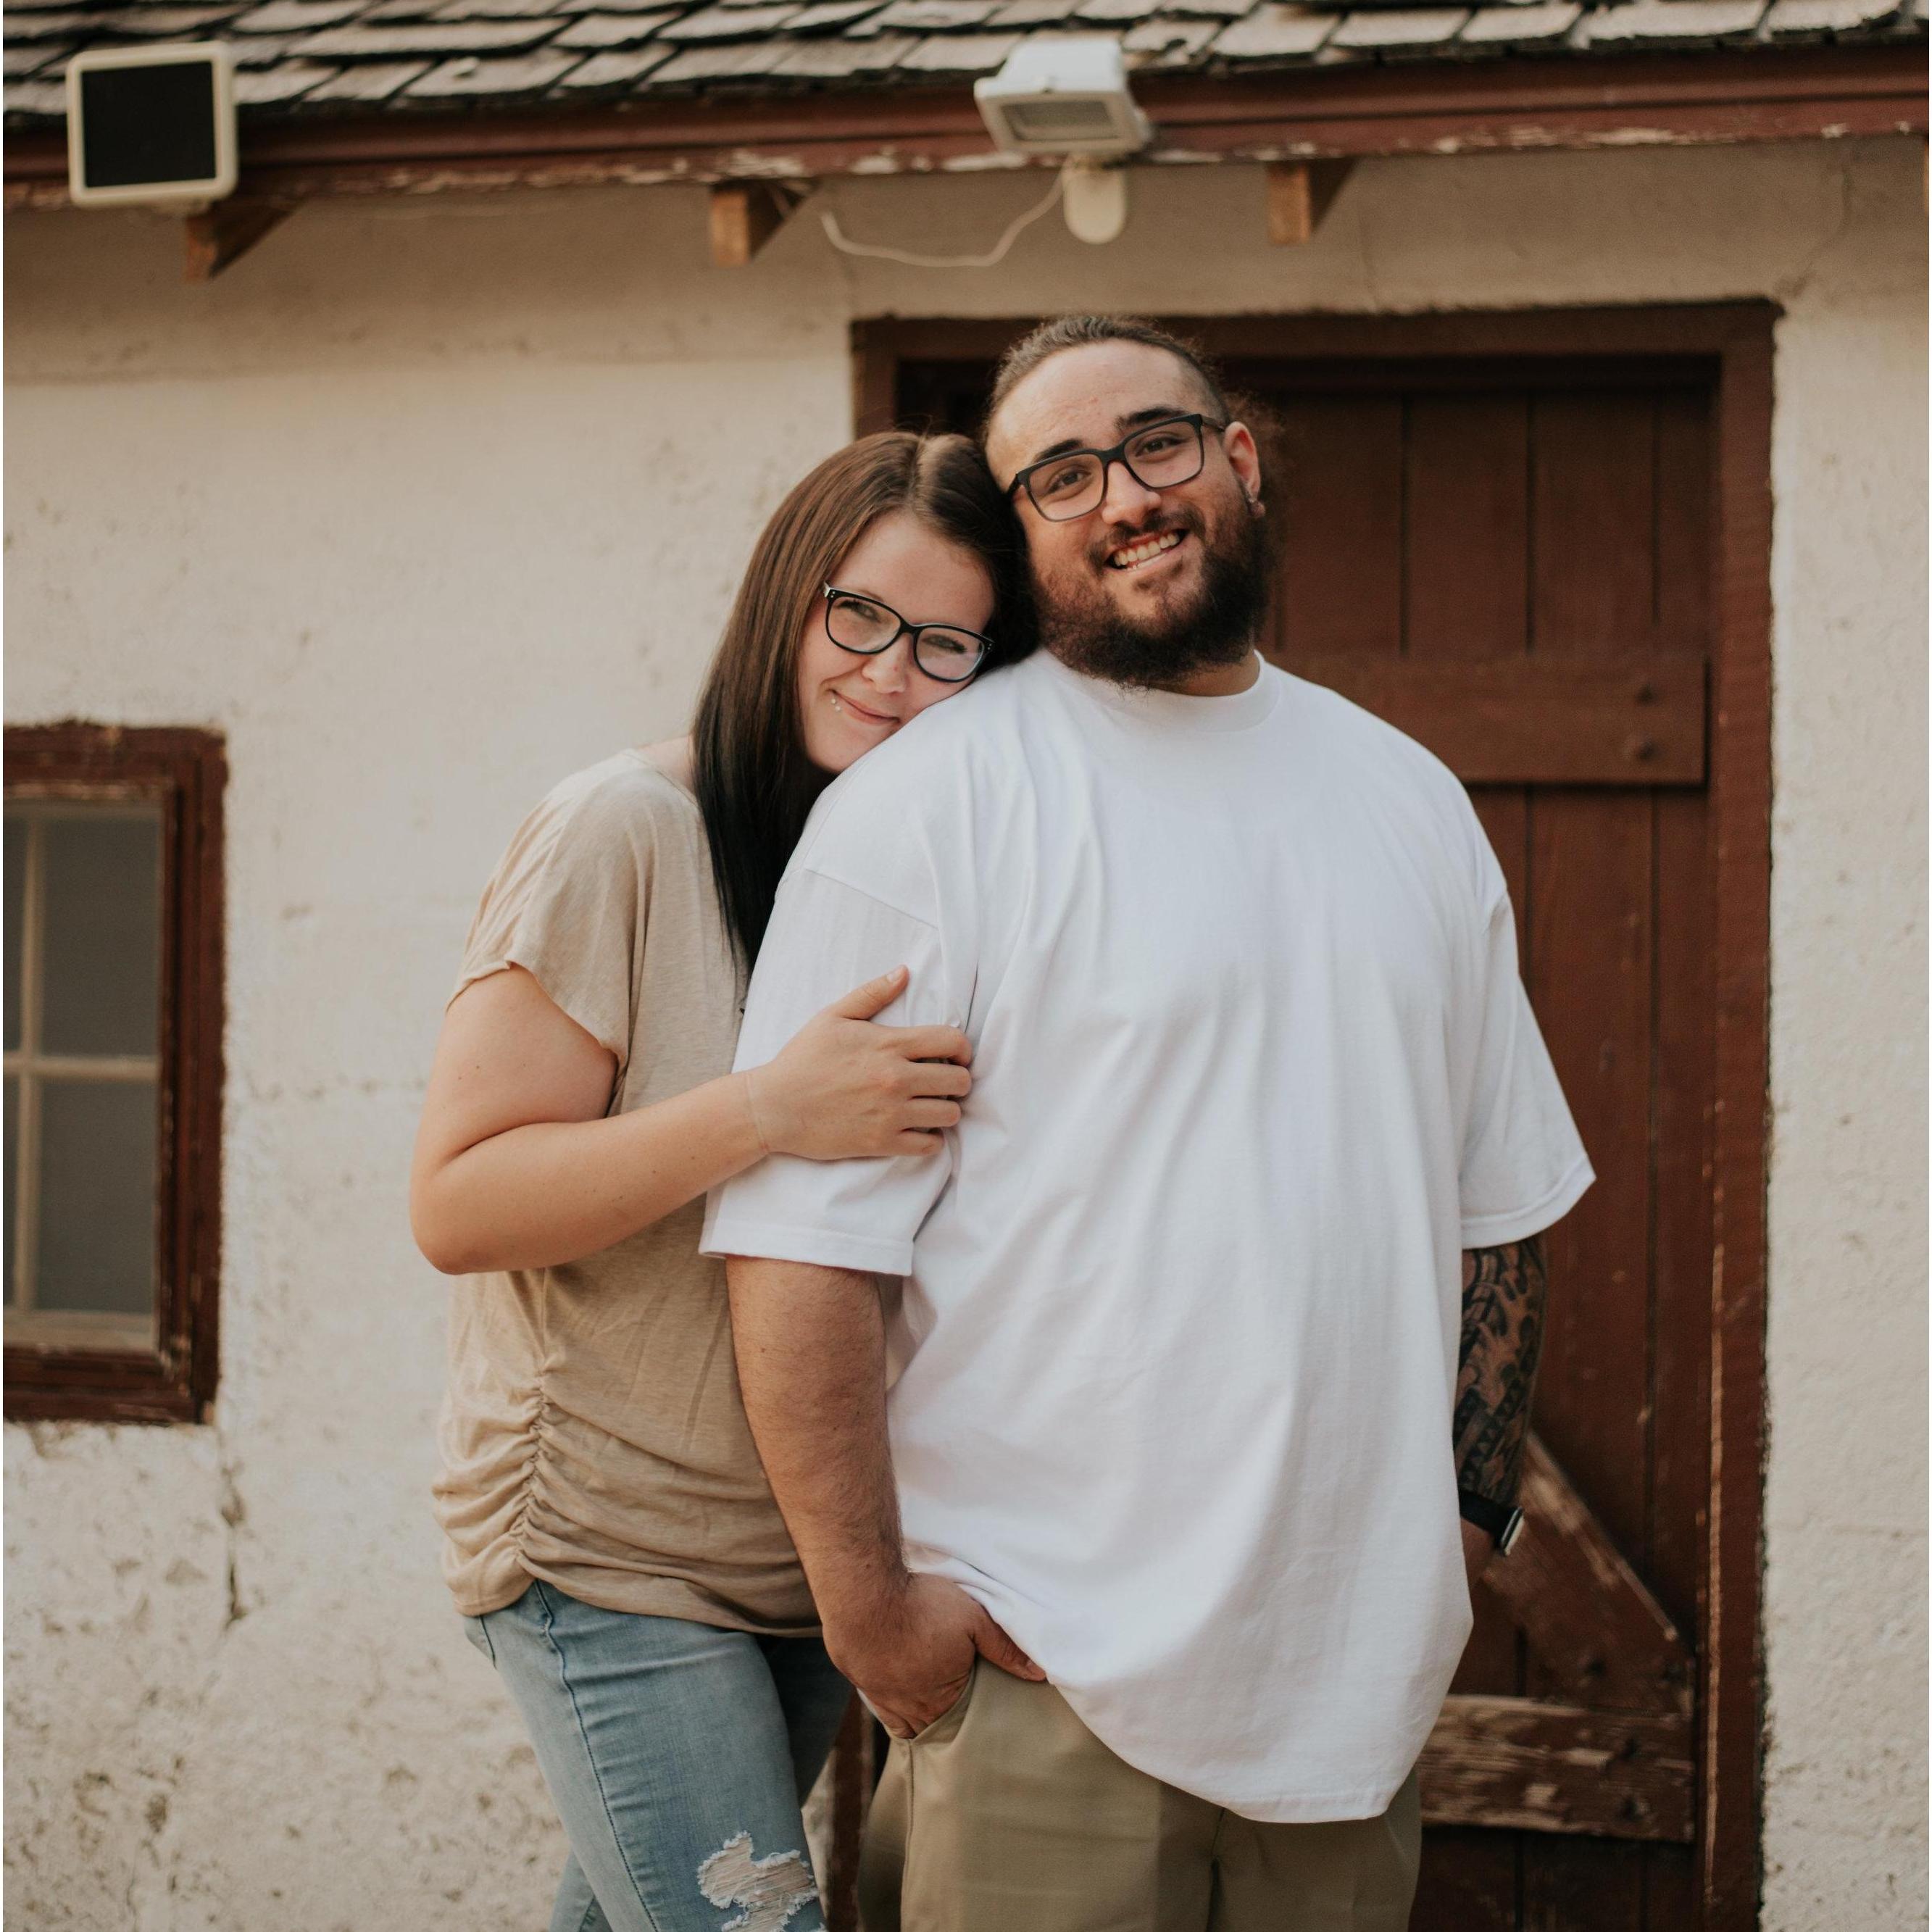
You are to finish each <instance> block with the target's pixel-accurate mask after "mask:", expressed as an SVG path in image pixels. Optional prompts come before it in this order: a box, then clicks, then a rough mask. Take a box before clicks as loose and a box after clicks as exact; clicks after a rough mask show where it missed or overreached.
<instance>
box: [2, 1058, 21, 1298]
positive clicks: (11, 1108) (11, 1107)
mask: <svg viewBox="0 0 1932 1932" xmlns="http://www.w3.org/2000/svg"><path fill="white" fill-rule="evenodd" d="M19 1129H20V1082H19V1081H17V1080H16V1079H14V1078H13V1076H11V1075H8V1076H7V1148H6V1155H5V1159H6V1165H7V1172H6V1181H5V1184H6V1189H7V1202H6V1206H7V1219H6V1222H5V1229H6V1236H5V1239H6V1244H7V1264H6V1265H7V1300H8V1301H14V1300H16V1299H17V1295H16V1294H15V1292H14V1280H13V1199H14V1188H13V1164H14V1163H15V1162H16V1161H17V1160H18V1159H19V1158H20V1155H19V1153H18V1149H19V1147H20V1133H19Z"/></svg>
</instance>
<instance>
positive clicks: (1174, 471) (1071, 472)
mask: <svg viewBox="0 0 1932 1932" xmlns="http://www.w3.org/2000/svg"><path fill="white" fill-rule="evenodd" d="M1227 427H1228V425H1226V423H1224V422H1216V421H1215V420H1214V418H1213V417H1212V416H1163V418H1162V419H1161V420H1160V422H1152V423H1148V425H1145V427H1144V428H1140V429H1137V430H1136V431H1134V433H1133V435H1132V436H1130V437H1123V438H1122V439H1121V441H1120V442H1118V443H1115V446H1113V448H1112V449H1070V450H1067V451H1064V452H1062V453H1061V455H1058V456H1049V457H1048V458H1046V460H1045V461H1043V462H1040V463H1028V465H1027V466H1026V468H1025V469H1022V471H1021V472H1020V473H1019V475H1017V476H1016V477H1015V478H1013V481H1012V482H1011V483H1010V484H1007V495H1008V496H1012V495H1013V493H1015V492H1016V490H1020V489H1022V488H1024V489H1025V491H1026V493H1027V496H1028V500H1029V501H1030V502H1031V503H1032V505H1033V506H1034V508H1035V509H1036V510H1037V511H1039V512H1040V514H1041V515H1042V516H1043V517H1046V519H1047V520H1048V521H1049V523H1071V522H1072V521H1073V519H1074V518H1075V517H1090V516H1091V515H1092V514H1094V511H1096V510H1097V509H1098V508H1100V505H1101V503H1102V502H1103V500H1104V499H1105V498H1106V494H1107V467H1108V465H1109V464H1110V463H1119V464H1120V465H1121V467H1122V468H1123V469H1125V470H1126V471H1127V474H1128V475H1130V476H1131V477H1132V478H1133V479H1134V481H1136V483H1138V484H1140V485H1141V487H1142V488H1143V489H1147V490H1171V489H1172V488H1173V487H1174V486H1175V484H1178V483H1191V482H1193V480H1194V479H1195V478H1196V477H1197V476H1199V475H1200V474H1201V466H1202V463H1205V462H1206V460H1208V459H1207V455H1206V453H1205V439H1204V438H1203V437H1202V434H1201V432H1202V431H1203V430H1204V429H1214V430H1222V429H1226V428H1227Z"/></svg>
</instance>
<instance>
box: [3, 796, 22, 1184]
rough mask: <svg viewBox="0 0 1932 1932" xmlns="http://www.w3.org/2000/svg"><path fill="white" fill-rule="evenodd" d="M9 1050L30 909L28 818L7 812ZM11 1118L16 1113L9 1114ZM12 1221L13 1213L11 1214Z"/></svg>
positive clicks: (16, 1038) (15, 1035) (14, 1037)
mask: <svg viewBox="0 0 1932 1932" xmlns="http://www.w3.org/2000/svg"><path fill="white" fill-rule="evenodd" d="M5 869H6V874H7V1052H9V1053H11V1052H13V1049H14V1048H16V1047H17V1046H19V1045H20V931H21V926H22V924H23V922H24V920H25V919H26V911H27V820H26V816H25V814H23V813H20V812H17V811H10V812H8V813H7V853H6V868H5ZM7 1118H8V1119H9V1120H11V1119H12V1118H13V1115H7ZM7 1218H8V1220H9V1221H11V1220H12V1218H13V1217H11V1216H9V1217H7Z"/></svg>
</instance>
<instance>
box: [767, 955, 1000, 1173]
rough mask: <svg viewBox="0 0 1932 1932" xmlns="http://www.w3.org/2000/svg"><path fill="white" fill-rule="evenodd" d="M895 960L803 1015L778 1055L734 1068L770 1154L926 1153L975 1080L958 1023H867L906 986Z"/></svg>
mask: <svg viewBox="0 0 1932 1932" xmlns="http://www.w3.org/2000/svg"><path fill="white" fill-rule="evenodd" d="M905 983H906V969H905V968H904V967H903V966H895V967H894V968H892V971H890V972H889V973H887V974H884V975H883V976H882V977H880V978H878V979H877V980H868V981H867V982H866V983H865V985H864V986H860V987H858V988H856V989H855V990H854V991H853V992H850V993H847V995H845V997H844V998H843V999H842V1000H838V1001H834V1002H833V1004H832V1005H830V1006H829V1007H826V1009H825V1010H824V1011H823V1013H820V1014H819V1015H818V1016H817V1018H816V1019H811V1020H808V1021H807V1022H805V1025H803V1026H802V1027H801V1028H799V1030H798V1031H797V1033H796V1034H794V1035H793V1037H792V1040H791V1042H790V1044H789V1045H788V1046H786V1048H785V1049H784V1051H783V1052H781V1053H780V1054H779V1055H778V1058H776V1059H775V1060H772V1061H767V1062H766V1064H764V1065H763V1067H752V1068H751V1069H750V1070H748V1071H747V1072H745V1073H742V1074H740V1075H739V1076H737V1077H738V1078H739V1079H741V1080H742V1081H743V1082H745V1096H746V1099H747V1101H748V1104H749V1106H750V1108H751V1118H752V1121H753V1122H754V1124H755V1125H756V1126H757V1130H758V1139H759V1141H760V1143H761V1144H762V1145H763V1148H764V1150H765V1151H766V1153H767V1154H801V1155H802V1156H803V1157H805V1159H806V1160H858V1159H862V1158H865V1157H868V1156H877V1155H884V1154H933V1153H936V1152H937V1151H938V1149H939V1147H940V1145H941V1139H940V1133H941V1130H942V1129H944V1128H946V1127H952V1126H953V1125H954V1124H956V1122H957V1121H958V1120H959V1102H960V1101H961V1100H964V1099H965V1097H966V1095H967V1094H968V1093H969V1092H970V1091H971V1090H972V1085H973V1076H972V1075H971V1073H968V1071H967V1066H968V1063H969V1062H970V1061H971V1059H972V1058H973V1046H972V1043H971V1041H970V1040H968V1039H967V1037H966V1036H965V1034H963V1033H962V1032H960V1031H959V1029H958V1028H956V1027H937V1026H934V1027H887V1026H874V1025H872V1024H871V1019H872V1016H873V1015H874V1013H883V1011H884V1010H885V1009H886V1007H889V1006H890V1005H891V1004H892V1002H893V1001H895V999H897V998H898V996H899V995H900V994H901V992H904V989H905Z"/></svg>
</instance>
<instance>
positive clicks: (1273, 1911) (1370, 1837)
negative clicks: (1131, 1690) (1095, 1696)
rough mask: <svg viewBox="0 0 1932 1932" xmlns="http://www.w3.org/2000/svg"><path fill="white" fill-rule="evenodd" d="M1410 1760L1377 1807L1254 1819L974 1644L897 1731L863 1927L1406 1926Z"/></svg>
mask: <svg viewBox="0 0 1932 1932" xmlns="http://www.w3.org/2000/svg"><path fill="white" fill-rule="evenodd" d="M1421 1839H1422V1823H1421V1805H1420V1803H1419V1802H1418V1798H1417V1795H1416V1781H1415V1774H1414V1773H1413V1772H1411V1773H1410V1775H1409V1781H1408V1783H1407V1784H1405V1785H1404V1786H1403V1787H1402V1789H1401V1790H1400V1791H1399V1792H1398V1793H1397V1794H1396V1796H1395V1800H1394V1803H1393V1804H1391V1805H1390V1807H1389V1808H1388V1811H1385V1812H1384V1813H1383V1814H1382V1816H1381V1817H1379V1818H1363V1819H1355V1820H1348V1821H1346V1822H1344V1823H1338V1824H1323V1825H1263V1824H1258V1823H1256V1822H1255V1821H1254V1820H1253V1819H1250V1818H1243V1817H1238V1816H1237V1815H1236V1814H1235V1813H1233V1812H1232V1811H1224V1810H1223V1809H1222V1808H1220V1806H1219V1805H1211V1804H1209V1803H1208V1802H1207V1800H1206V1799H1201V1798H1196V1797H1193V1796H1190V1795H1189V1793H1187V1792H1184V1791H1178V1790H1175V1787H1173V1786H1172V1785H1171V1784H1162V1783H1161V1782H1160V1780H1159V1779H1158V1778H1150V1777H1149V1776H1148V1775H1147V1774H1146V1773H1145V1772H1140V1771H1136V1770H1135V1769H1133V1767H1132V1766H1130V1765H1127V1764H1125V1763H1122V1762H1121V1760H1120V1759H1119V1758H1118V1757H1115V1755H1114V1754H1113V1753H1112V1751H1109V1750H1108V1748H1106V1745H1103V1744H1102V1743H1101V1742H1100V1740H1099V1739H1097V1737H1095V1736H1094V1734H1093V1733H1092V1732H1091V1731H1090V1730H1088V1728H1087V1727H1086V1726H1085V1724H1082V1723H1081V1721H1080V1720H1079V1718H1076V1716H1075V1715H1073V1711H1072V1709H1070V1707H1069V1706H1068V1704H1067V1700H1065V1699H1064V1697H1061V1694H1059V1692H1058V1691H1055V1689H1054V1688H1052V1685H1047V1684H1027V1683H1023V1682H1022V1681H1021V1680H1020V1679H1019V1678H1017V1677H1012V1676H1008V1675H1007V1673H1006V1672H1005V1671H1004V1670H998V1669H996V1668H995V1667H994V1666H993V1665H992V1664H987V1663H986V1662H984V1661H982V1662H980V1664H979V1665H978V1666H977V1668H976V1669H975V1670H974V1673H973V1676H972V1678H971V1681H970V1682H968V1685H967V1687H966V1694H965V1696H964V1697H962V1698H961V1699H960V1700H959V1703H957V1704H956V1705H955V1706H953V1709H951V1710H950V1711H949V1712H947V1714H946V1715H945V1716H944V1717H943V1718H941V1719H940V1720H939V1721H938V1723H937V1724H933V1725H932V1726H930V1727H929V1728H928V1729H927V1730H923V1731H922V1732H921V1733H919V1736H917V1737H916V1738H915V1739H913V1740H912V1742H910V1743H909V1744H907V1743H899V1742H895V1743H894V1744H893V1745H892V1755H891V1757H890V1758H889V1760H888V1761H887V1764H886V1775H885V1777H884V1778H883V1781H881V1782H880V1786H879V1791H878V1796H877V1798H876V1799H874V1801H873V1805H872V1814H871V1823H869V1824H868V1826H867V1828H866V1835H865V1849H864V1852H863V1853H862V1858H861V1861H860V1864H859V1911H860V1915H861V1918H862V1923H863V1925H864V1928H865V1932H1403V1928H1404V1927H1406V1925H1407V1924H1408V1923H1409V1904H1410V1901H1411V1900H1412V1898H1413V1897H1414V1896H1415V1871H1416V1861H1417V1859H1418V1856H1419V1855H1420V1852H1421Z"/></svg>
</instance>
